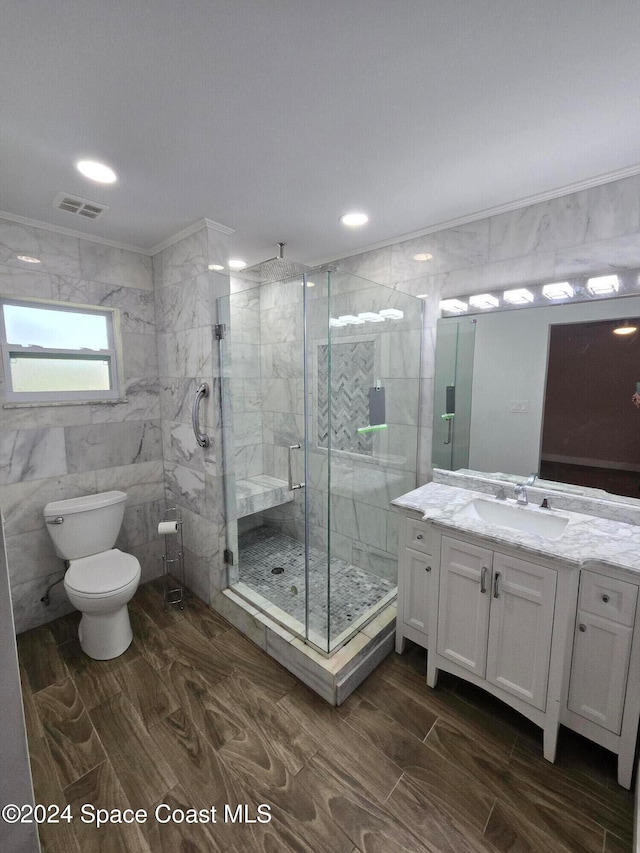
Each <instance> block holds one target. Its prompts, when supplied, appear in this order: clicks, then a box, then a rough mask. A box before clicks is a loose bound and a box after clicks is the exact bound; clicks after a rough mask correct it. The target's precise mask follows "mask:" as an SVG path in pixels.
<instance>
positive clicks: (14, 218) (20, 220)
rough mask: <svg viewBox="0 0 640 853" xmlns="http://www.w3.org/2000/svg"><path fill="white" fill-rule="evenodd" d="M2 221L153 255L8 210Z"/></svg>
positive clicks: (1, 216)
mask: <svg viewBox="0 0 640 853" xmlns="http://www.w3.org/2000/svg"><path fill="white" fill-rule="evenodd" d="M0 219H8V220H9V221H10V222H16V223H17V224H18V225H26V226H28V227H29V228H40V229H41V230H42V231H53V232H54V234H64V235H65V237H76V238H77V239H79V240H88V241H89V242H90V243H100V244H101V245H102V246H111V248H113V249H124V250H125V251H126V252H137V253H138V254H139V255H150V254H151V252H150V251H149V250H148V249H141V248H140V246H128V245H127V244H126V243H118V242H116V241H115V240H107V239H105V238H104V237H94V236H93V235H92V234H85V233H84V232H83V231H75V230H74V229H73V228H64V227H63V226H61V225H51V223H49V222H40V220H39V219H27V217H26V216H18V215H17V214H15V213H9V212H8V211H6V210H0Z"/></svg>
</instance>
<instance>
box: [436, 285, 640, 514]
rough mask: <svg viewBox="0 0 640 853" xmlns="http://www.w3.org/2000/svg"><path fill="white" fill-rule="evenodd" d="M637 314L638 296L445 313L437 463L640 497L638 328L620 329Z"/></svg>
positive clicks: (439, 372)
mask: <svg viewBox="0 0 640 853" xmlns="http://www.w3.org/2000/svg"><path fill="white" fill-rule="evenodd" d="M639 316H640V299H639V298H638V297H637V296H630V297H619V298H615V299H603V300H598V301H592V302H578V303H566V304H562V305H552V304H550V305H548V306H540V307H528V308H523V309H521V310H509V311H504V312H502V311H495V312H491V313H486V314H476V315H475V316H473V317H445V318H442V319H440V320H439V321H438V332H437V346H436V391H435V396H434V408H435V411H434V435H433V465H434V467H438V468H447V469H452V470H458V469H472V470H475V471H482V472H489V473H496V472H500V473H503V474H511V475H518V476H522V477H528V476H529V475H530V474H531V473H533V472H535V473H537V474H538V475H539V476H540V477H542V478H544V479H546V480H550V481H558V482H564V483H569V484H577V485H581V486H584V487H590V488H598V489H604V490H605V491H608V492H610V493H613V494H618V495H624V496H626V497H633V498H640V407H639V406H638V405H636V403H640V396H639V397H637V398H636V397H634V394H637V393H639V392H640V331H638V332H633V333H630V334H626V335H619V334H614V329H615V328H616V327H619V326H621V325H623V324H624V323H625V322H626V324H627V325H628V326H632V325H634V323H633V321H634V320H635V325H637V326H638V327H639V328H640V320H639V319H638V317H639ZM452 389H453V390H452ZM452 414H453V417H451V415H452Z"/></svg>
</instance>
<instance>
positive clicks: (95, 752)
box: [18, 582, 633, 853]
mask: <svg viewBox="0 0 640 853" xmlns="http://www.w3.org/2000/svg"><path fill="white" fill-rule="evenodd" d="M130 611H131V621H132V625H133V628H134V642H133V644H132V646H131V647H130V648H129V649H128V650H127V652H126V653H125V654H124V655H122V656H121V657H119V658H116V659H115V660H112V661H102V662H101V661H93V660H90V659H89V658H87V657H86V656H85V655H84V654H83V653H82V651H81V650H80V647H79V644H78V641H77V636H76V629H77V623H78V619H79V614H72V615H70V616H67V617H63V618H61V619H58V620H56V621H55V622H51V623H49V624H48V625H44V626H42V627H40V628H35V629H33V630H32V631H29V632H26V633H24V634H21V635H20V636H19V637H18V650H19V656H20V666H21V676H22V684H23V695H24V704H25V716H26V721H27V731H28V736H29V749H30V755H31V765H32V770H33V780H34V787H35V795H36V802H39V803H43V804H45V805H49V804H56V805H58V806H60V807H61V808H62V807H64V806H65V805H67V804H69V805H70V806H71V813H72V814H73V815H74V819H73V821H72V822H71V823H66V822H62V823H59V824H44V825H42V826H41V827H40V837H41V842H42V848H43V851H44V853H58V852H59V853H87V851H91V853H96V851H101V853H102V851H104V853H110V852H111V851H114V853H115V851H118V853H123V851H124V853H138V851H139V853H151V851H153V853H156V851H160V853H164V851H166V852H167V853H197V851H213V853H215V851H227V853H253V851H256V852H258V851H259V853H281V851H283V852H284V853H286V851H309V853H324V851H326V853H396V851H416V853H417V851H428V853H481V851H490V852H491V853H507V851H511V853H516V851H517V853H524V851H532V853H533V851H535V853H567V851H581V853H582V852H583V851H584V853H622V851H625V850H626V851H630V850H631V849H632V837H633V825H632V821H633V805H632V795H631V794H630V793H629V792H628V791H625V790H623V789H622V788H620V787H618V785H617V784H616V781H615V774H616V767H615V759H614V757H613V756H612V755H611V754H610V753H608V752H606V751H604V750H601V749H600V748H598V747H596V746H594V745H593V744H590V743H587V742H586V741H584V740H582V739H581V738H579V737H577V736H575V735H573V734H572V733H571V732H568V731H566V730H564V729H563V730H562V732H561V737H560V744H559V751H558V761H557V763H556V764H555V765H551V764H549V763H548V762H546V761H545V760H544V758H543V757H542V745H541V735H540V732H539V730H538V729H536V728H535V727H534V726H532V725H530V724H529V723H528V722H527V721H526V720H524V719H523V718H522V717H520V716H519V715H518V714H516V713H515V712H513V711H511V710H510V709H509V708H507V707H506V706H504V705H503V704H502V703H500V702H498V701H496V700H495V699H493V698H492V697H489V696H487V695H486V694H484V693H483V692H482V691H479V690H476V689H475V688H472V687H471V686H470V685H468V684H466V683H464V682H461V681H458V680H457V679H455V678H452V677H449V676H447V675H446V674H441V685H440V686H439V687H438V689H437V690H435V691H434V690H430V689H429V688H428V687H427V685H426V681H425V671H426V667H425V653H424V652H423V651H422V650H421V649H419V648H417V647H416V646H410V648H409V651H408V652H407V653H406V654H405V655H402V656H398V655H396V654H392V655H390V657H389V658H387V659H386V660H385V661H384V662H383V663H382V664H381V666H379V667H378V669H377V670H376V671H375V672H374V673H372V674H371V675H370V676H369V678H368V679H367V680H366V681H365V682H364V683H363V684H362V685H361V686H360V688H359V689H358V690H357V691H356V692H355V693H354V694H353V695H352V696H351V697H350V698H349V699H348V700H347V702H346V703H345V704H344V705H343V706H342V707H340V708H331V707H330V706H329V705H327V704H326V703H325V702H323V701H322V700H321V699H320V698H318V697H317V696H316V695H315V694H313V693H312V692H311V691H309V690H308V689H307V688H306V687H304V686H303V685H302V684H301V683H300V682H298V681H297V680H296V679H295V678H294V677H293V676H291V675H290V674H289V673H288V672H287V671H286V670H285V669H283V668H282V667H281V666H280V665H279V664H277V663H275V662H274V661H273V660H272V659H271V658H269V657H268V656H267V655H266V654H264V653H263V652H262V651H261V650H260V649H259V648H257V647H256V646H254V645H253V644H252V643H250V642H249V641H248V640H247V639H246V638H245V637H243V636H242V635H241V634H240V633H238V631H236V630H235V628H233V627H232V626H231V625H229V624H228V623H227V622H225V621H224V620H223V619H222V618H221V617H220V616H218V615H217V614H216V613H215V612H214V611H212V610H211V609H210V608H208V607H207V606H206V605H204V604H203V603H202V602H200V601H199V600H197V599H195V598H192V599H189V601H188V602H187V604H186V609H185V610H184V611H180V610H175V611H171V612H165V611H164V610H163V608H162V597H161V592H160V587H159V585H158V583H157V582H152V583H150V584H146V585H145V586H143V587H141V588H140V590H139V591H138V593H137V594H136V596H135V598H134V600H133V602H132V603H131V605H130ZM160 803H165V804H167V807H170V809H171V810H173V809H179V810H180V809H182V810H187V809H203V810H205V809H206V810H210V807H211V806H212V805H215V806H217V808H218V820H217V822H216V823H186V822H185V823H177V822H173V821H172V822H169V823H159V822H158V821H156V820H155V818H154V809H155V807H156V806H157V805H158V804H160ZM262 803H264V804H267V805H268V806H269V807H270V811H271V815H272V820H271V822H270V823H264V824H262V823H242V824H241V823H231V822H225V821H224V819H223V809H224V804H229V805H230V806H232V808H233V810H234V811H235V808H236V806H237V805H238V804H241V805H244V804H247V806H248V816H249V817H252V818H255V817H256V808H257V806H258V805H259V804H262ZM83 805H89V806H91V805H93V806H94V807H95V808H102V809H108V810H111V809H117V810H120V812H122V810H124V809H127V808H133V809H145V810H146V811H147V813H148V814H149V819H148V820H147V822H146V823H130V824H115V823H109V824H107V825H105V826H102V827H101V828H96V826H95V825H94V824H92V823H85V822H82V820H81V819H80V817H81V808H82V806H83ZM165 811H166V810H165Z"/></svg>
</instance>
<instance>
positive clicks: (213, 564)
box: [153, 223, 250, 602]
mask: <svg viewBox="0 0 640 853" xmlns="http://www.w3.org/2000/svg"><path fill="white" fill-rule="evenodd" d="M226 241H227V237H226V235H224V234H222V233H221V232H219V231H216V230H215V229H214V228H213V227H211V226H210V225H208V224H207V223H203V226H202V228H200V229H199V230H197V231H195V233H193V234H191V235H190V236H188V237H185V238H184V239H181V240H180V241H178V242H176V243H174V244H173V245H171V246H169V247H168V248H166V249H164V250H163V251H162V252H159V253H158V254H156V255H154V258H153V283H154V289H155V295H156V306H157V317H158V333H157V337H158V362H159V373H160V418H161V432H162V445H163V459H164V477H165V495H164V497H165V501H166V506H172V507H173V506H175V507H177V508H178V509H179V510H180V512H181V513H182V518H183V524H184V526H183V533H184V545H185V570H186V582H187V586H188V587H189V588H190V589H192V590H193V591H194V592H195V593H196V594H197V595H199V596H200V597H201V598H202V599H203V600H204V601H206V602H210V601H211V598H212V591H213V590H216V589H222V588H224V587H225V586H226V568H225V565H224V558H223V551H224V548H225V547H226V546H225V535H226V529H225V507H224V484H223V458H222V452H223V447H222V418H221V402H220V399H221V398H220V381H221V380H220V375H221V370H220V359H219V352H218V341H217V340H216V338H215V333H214V326H215V324H216V323H217V322H218V313H217V302H216V300H217V298H218V297H221V296H226V295H228V293H229V277H228V276H227V275H223V274H221V273H218V272H214V271H211V270H209V269H208V265H209V263H219V262H220V260H221V259H222V260H223V262H224V259H226V257H227V254H228V252H227V248H226ZM249 378H250V377H249ZM243 379H244V377H243ZM202 382H206V383H208V385H209V389H210V394H209V397H207V398H205V399H203V400H202V401H201V403H200V429H201V431H202V432H206V433H207V434H208V435H209V438H210V441H211V444H210V446H209V447H208V448H201V447H199V446H198V444H197V442H196V440H195V436H194V434H193V429H192V423H191V407H192V402H193V398H194V395H195V392H196V389H197V387H198V386H199V385H200V383H202Z"/></svg>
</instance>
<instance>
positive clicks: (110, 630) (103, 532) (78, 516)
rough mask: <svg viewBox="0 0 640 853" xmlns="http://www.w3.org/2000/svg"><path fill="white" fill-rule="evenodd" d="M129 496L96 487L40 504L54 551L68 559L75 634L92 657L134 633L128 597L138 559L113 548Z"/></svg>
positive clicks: (121, 647)
mask: <svg viewBox="0 0 640 853" xmlns="http://www.w3.org/2000/svg"><path fill="white" fill-rule="evenodd" d="M126 502H127V496H126V494H125V493H124V492H117V491H113V492H100V493H99V494H96V495H85V496H83V497H80V498H71V499H70V500H66V501H53V502H52V503H48V504H47V505H46V506H45V508H44V520H45V522H46V525H47V530H48V531H49V534H50V536H51V539H52V540H53V547H54V548H55V552H56V554H57V555H58V557H60V558H61V559H62V560H65V561H66V562H67V572H66V574H65V576H64V588H65V590H66V593H67V596H68V597H69V601H70V602H71V603H72V604H73V605H74V607H76V609H78V610H79V611H80V612H81V613H82V619H81V620H80V626H79V628H78V638H79V640H80V646H81V647H82V650H83V651H84V652H85V654H87V655H88V656H89V657H90V658H94V659H95V660H110V659H111V658H115V657H118V656H119V655H121V654H123V653H124V652H125V651H126V650H127V649H128V648H129V645H130V644H131V640H132V638H133V634H132V631H131V623H130V622H129V611H128V609H127V603H128V602H129V601H131V599H132V598H133V595H134V593H135V591H136V589H137V588H138V584H139V582H140V563H139V562H138V560H137V559H136V558H135V557H134V556H133V555H132V554H125V553H124V552H123V551H119V550H118V549H117V548H114V547H113V546H114V545H115V542H116V539H117V537H118V533H119V532H120V526H121V525H122V519H123V517H124V507H125V504H126Z"/></svg>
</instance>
